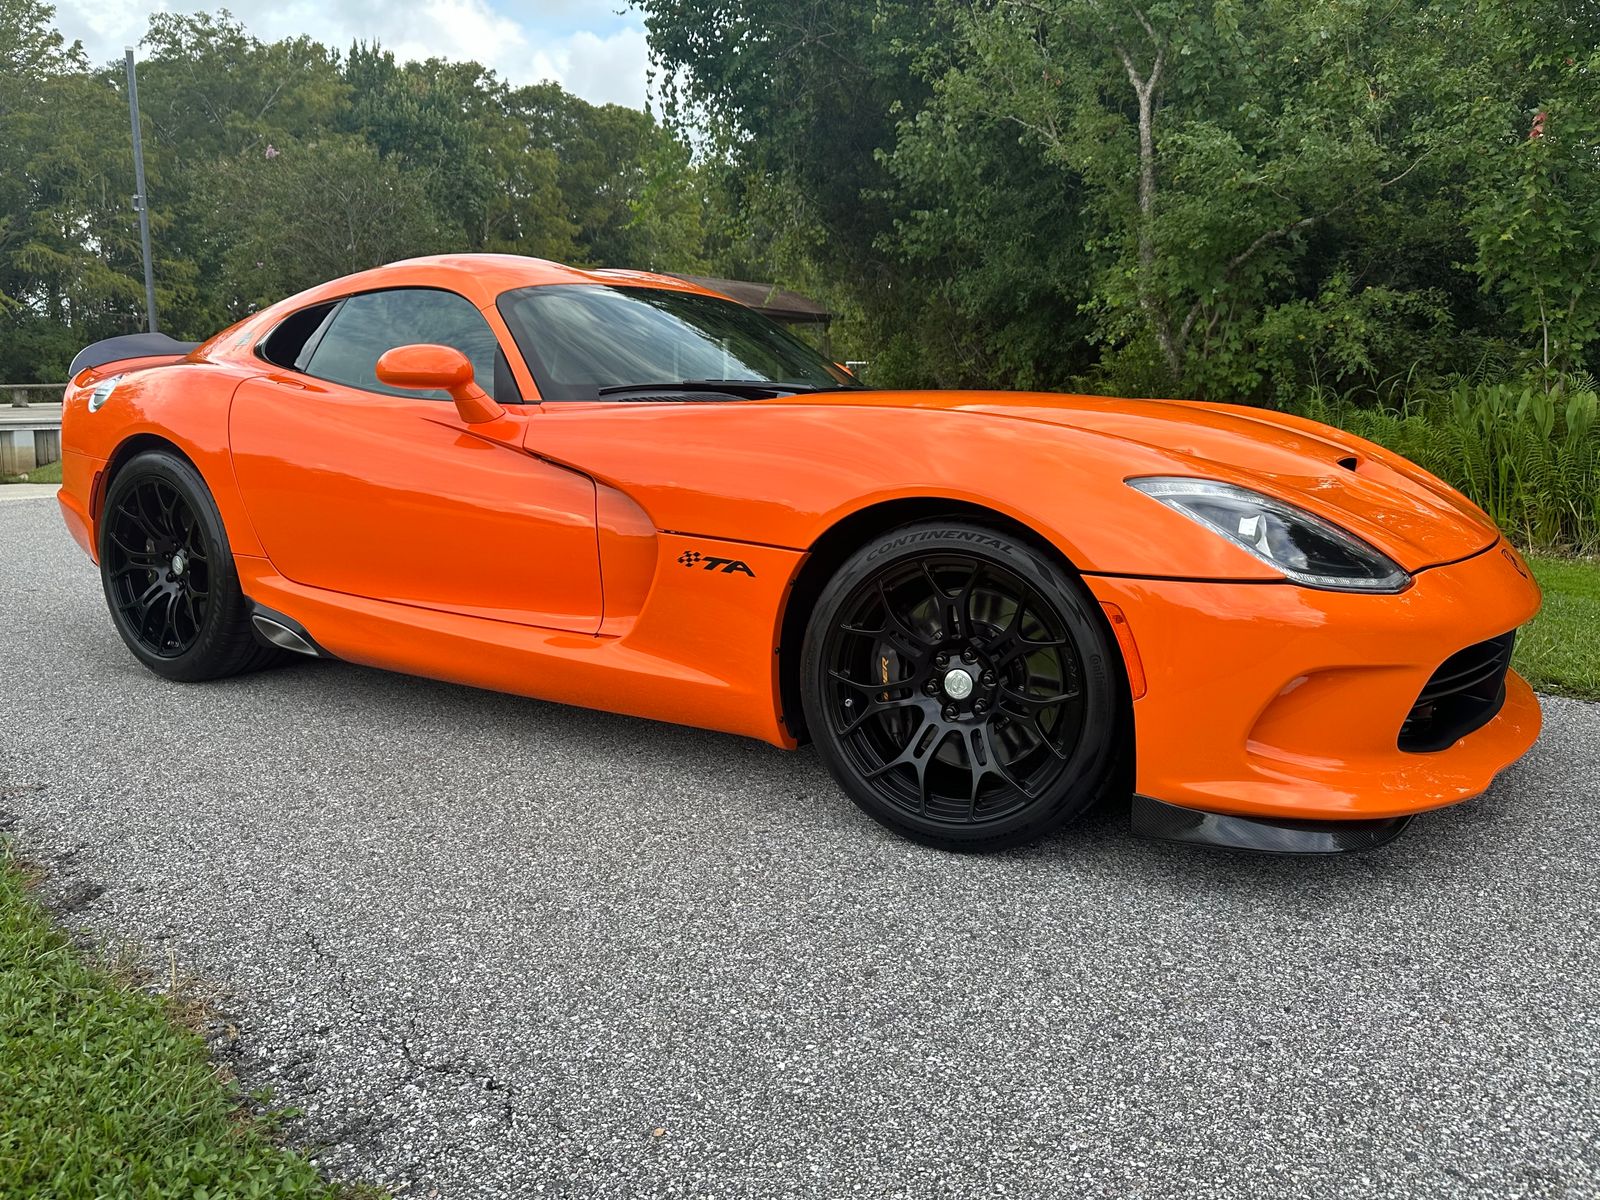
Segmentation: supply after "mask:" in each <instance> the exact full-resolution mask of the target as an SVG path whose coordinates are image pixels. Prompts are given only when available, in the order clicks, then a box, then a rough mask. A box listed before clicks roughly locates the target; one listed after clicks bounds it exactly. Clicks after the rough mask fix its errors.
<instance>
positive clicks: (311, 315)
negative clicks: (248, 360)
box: [261, 301, 339, 371]
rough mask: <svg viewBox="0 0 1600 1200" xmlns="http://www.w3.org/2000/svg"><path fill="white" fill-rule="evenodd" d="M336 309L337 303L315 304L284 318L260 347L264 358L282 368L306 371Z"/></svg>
mask: <svg viewBox="0 0 1600 1200" xmlns="http://www.w3.org/2000/svg"><path fill="white" fill-rule="evenodd" d="M337 307H339V304H338V301H330V302H329V303H327V304H313V305H312V306H311V307H310V308H302V309H301V310H300V311H299V312H297V313H292V314H290V315H289V316H287V317H285V318H284V319H283V320H282V321H280V322H279V323H278V327H277V328H276V329H274V330H273V331H272V332H271V333H270V334H269V335H268V336H267V339H266V340H265V341H264V342H262V343H261V357H262V358H264V359H266V360H267V361H268V362H271V363H276V364H277V365H278V366H280V367H290V368H292V369H294V370H299V371H303V370H305V365H306V363H307V362H309V361H310V358H311V351H313V350H315V349H316V348H317V339H318V338H319V337H320V336H321V333H322V329H323V326H324V325H326V324H327V323H328V318H329V317H331V316H332V315H333V310H334V309H336V308H337Z"/></svg>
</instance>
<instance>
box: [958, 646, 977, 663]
mask: <svg viewBox="0 0 1600 1200" xmlns="http://www.w3.org/2000/svg"><path fill="white" fill-rule="evenodd" d="M961 661H962V662H968V663H969V662H977V661H978V652H977V651H976V650H974V649H973V648H972V647H971V646H968V647H967V648H966V649H965V650H963V651H962V652H961Z"/></svg>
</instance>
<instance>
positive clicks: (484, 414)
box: [377, 342, 506, 425]
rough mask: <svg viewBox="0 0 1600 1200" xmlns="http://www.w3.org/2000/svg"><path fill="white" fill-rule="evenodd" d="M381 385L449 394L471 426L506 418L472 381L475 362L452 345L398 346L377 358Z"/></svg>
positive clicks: (503, 410) (499, 408)
mask: <svg viewBox="0 0 1600 1200" xmlns="http://www.w3.org/2000/svg"><path fill="white" fill-rule="evenodd" d="M377 374H378V382H380V383H386V384H388V385H389V386H390V387H398V388H415V389H416V390H417V391H423V392H433V391H439V392H449V393H450V398H451V399H452V400H454V401H455V402H456V411H457V412H458V413H460V414H461V419H462V420H463V421H465V422H466V423H467V424H468V425H482V424H483V423H484V422H485V421H493V420H494V419H495V418H497V417H503V416H505V413H506V410H505V409H503V408H501V407H500V406H499V405H498V404H496V403H495V402H494V400H493V398H491V397H490V395H489V394H488V393H487V392H485V391H484V390H483V389H482V388H481V387H479V386H478V385H477V384H476V383H474V382H473V381H472V363H471V361H469V360H468V358H467V356H466V355H465V354H463V353H461V351H459V350H457V349H455V347H453V346H433V345H429V344H428V343H426V342H422V343H418V344H416V345H413V346H396V347H395V348H394V349H393V350H386V351H385V352H384V354H383V357H381V358H380V359H378V365H377Z"/></svg>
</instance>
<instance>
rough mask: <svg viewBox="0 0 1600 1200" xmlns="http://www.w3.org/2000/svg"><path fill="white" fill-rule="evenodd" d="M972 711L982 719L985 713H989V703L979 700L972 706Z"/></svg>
mask: <svg viewBox="0 0 1600 1200" xmlns="http://www.w3.org/2000/svg"><path fill="white" fill-rule="evenodd" d="M972 711H973V712H975V713H977V714H978V715H979V716H980V717H981V716H982V715H983V714H984V713H986V712H988V711H989V702H988V701H987V700H979V701H978V702H977V703H976V704H974V705H973V706H972Z"/></svg>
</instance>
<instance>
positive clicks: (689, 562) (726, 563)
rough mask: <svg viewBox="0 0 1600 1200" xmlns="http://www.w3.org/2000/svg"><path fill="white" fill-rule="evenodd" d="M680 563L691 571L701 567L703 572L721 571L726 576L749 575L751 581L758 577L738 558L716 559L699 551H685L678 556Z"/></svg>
mask: <svg viewBox="0 0 1600 1200" xmlns="http://www.w3.org/2000/svg"><path fill="white" fill-rule="evenodd" d="M678 561H679V562H681V563H682V564H683V565H684V566H686V567H689V568H690V569H693V568H695V567H699V568H700V569H701V570H702V571H721V572H722V573H723V574H724V575H748V576H750V578H751V579H754V578H755V577H756V573H755V572H754V571H752V570H751V569H750V564H749V563H745V562H740V561H739V560H738V559H737V558H715V557H713V556H712V555H710V554H701V553H700V551H698V550H685V551H684V552H683V553H682V554H680V555H678Z"/></svg>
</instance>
